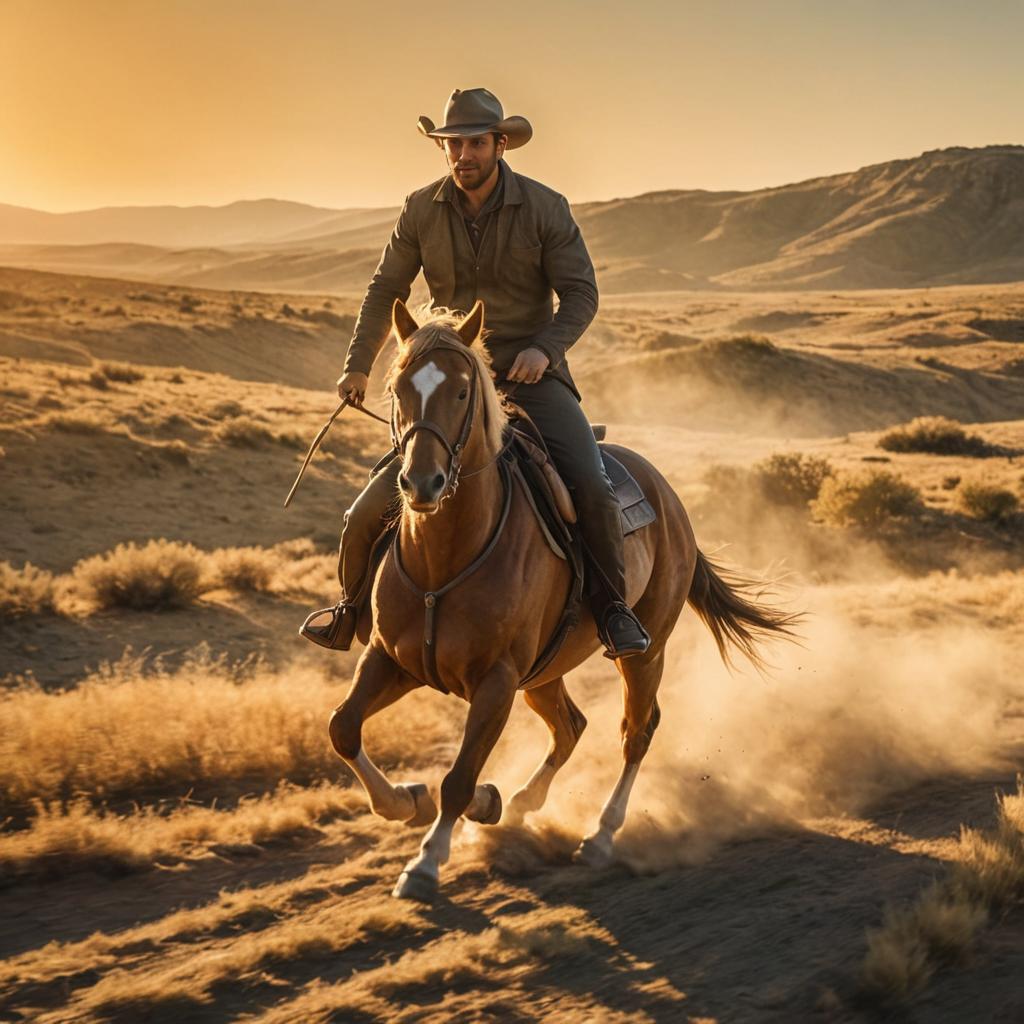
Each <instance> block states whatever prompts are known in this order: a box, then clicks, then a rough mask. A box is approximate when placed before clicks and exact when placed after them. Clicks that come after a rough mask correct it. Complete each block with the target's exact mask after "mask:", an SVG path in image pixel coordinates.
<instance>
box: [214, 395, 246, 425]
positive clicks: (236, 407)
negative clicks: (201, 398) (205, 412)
mask: <svg viewBox="0 0 1024 1024" xmlns="http://www.w3.org/2000/svg"><path fill="white" fill-rule="evenodd" d="M244 412H245V407H244V406H243V405H242V404H241V403H240V402H236V401H234V400H233V399H228V400H227V401H225V402H218V403H217V404H216V405H215V406H214V407H213V408H212V409H211V410H210V416H212V417H213V418H214V419H215V420H224V419H233V418H234V417H236V416H241V415H242V414H243V413H244Z"/></svg>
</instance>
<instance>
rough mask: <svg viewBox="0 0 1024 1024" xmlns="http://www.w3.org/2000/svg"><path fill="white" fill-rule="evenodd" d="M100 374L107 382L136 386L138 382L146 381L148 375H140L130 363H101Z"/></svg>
mask: <svg viewBox="0 0 1024 1024" xmlns="http://www.w3.org/2000/svg"><path fill="white" fill-rule="evenodd" d="M100 373H102V374H103V376H104V377H106V378H107V380H112V381H116V382H117V383H119V384H135V383H136V382H137V381H140V380H145V379H146V375H145V374H144V373H140V372H139V371H138V370H136V369H135V367H134V366H132V365H131V364H130V363H101V364H100Z"/></svg>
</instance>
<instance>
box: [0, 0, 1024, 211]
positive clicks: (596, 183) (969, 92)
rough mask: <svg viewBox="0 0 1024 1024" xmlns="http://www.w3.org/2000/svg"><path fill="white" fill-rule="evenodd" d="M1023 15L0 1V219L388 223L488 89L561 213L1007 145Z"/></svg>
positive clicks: (736, 0)
mask: <svg viewBox="0 0 1024 1024" xmlns="http://www.w3.org/2000/svg"><path fill="white" fill-rule="evenodd" d="M1022 38H1024V3H1018V2H1016V0H974V2H969V0H962V2H953V0H885V2H880V0H849V2H846V3H839V2H836V3H832V2H831V0H759V2H748V0H732V2H730V0H718V2H715V0H700V2H687V0H673V2H665V0H632V2H631V3H629V4H627V3H625V2H615V3H612V2H605V0H589V2H585V0H516V2H514V3H512V2H508V0H506V2H500V0H499V2H491V3H480V2H476V3H473V2H470V3H465V2H463V3H450V2H447V0H417V2H415V3H413V2H407V0H374V2H366V0H0V202H6V203H14V204H17V205H22V206H33V207H36V208H39V209H45V210H71V209H87V208H92V207H97V206H110V205H133V204H147V205H148V204H163V203H168V204H176V205H190V204H197V203H209V204H214V205H219V204H222V203H228V202H231V201H233V200H236V199H257V198H264V197H270V196H272V197H276V198H281V199H294V200H299V201H302V202H308V203H314V204H319V205H324V206H331V207H351V206H390V205H395V204H397V203H399V202H401V199H402V197H403V196H404V195H405V194H406V193H408V192H410V191H411V190H412V189H414V188H418V187H420V186H421V185H424V184H426V183H428V182H429V181H431V180H433V179H434V178H437V177H439V176H441V175H442V174H444V173H445V171H446V168H445V165H444V158H443V156H442V154H441V152H440V150H438V149H436V148H435V147H434V145H433V144H432V143H430V142H428V141H426V140H425V139H423V138H422V137H421V136H419V134H418V133H417V132H416V129H415V122H416V118H417V116H418V115H419V114H427V115H429V116H430V117H432V118H433V119H434V120H435V121H437V122H440V120H441V114H442V111H443V108H444V103H445V100H446V99H447V97H448V94H449V93H450V92H451V90H452V89H453V88H456V87H458V88H473V87H476V86H486V87H487V88H489V89H491V90H492V91H493V92H494V93H496V94H497V95H498V97H499V98H500V99H501V101H502V103H503V104H504V107H505V113H506V114H522V115H524V116H525V117H527V118H529V119H530V121H531V122H532V123H533V126H534V132H535V134H534V139H533V141H531V142H530V143H529V144H528V145H527V146H526V147H525V148H523V149H522V150H516V151H515V152H512V153H510V154H509V163H510V164H511V165H512V166H513V167H515V169H516V170H519V171H521V172H523V173H524V174H528V175H530V176H531V177H534V178H539V179H540V180H542V181H544V182H546V183H547V184H549V185H551V186H552V187H553V188H556V189H557V190H558V191H560V192H563V193H565V194H566V195H568V196H569V198H570V199H571V200H573V201H582V200H587V199H605V198H611V197H614V196H623V195H635V194H637V193H639V192H645V191H651V190H654V189H668V188H707V189H749V188H757V187H761V186H765V185H777V184H784V183H786V182H790V181H799V180H801V179H804V178H809V177H814V176H817V175H822V174H832V173H836V172H840V171H845V170H853V169H855V168H857V167H861V166H864V165H865V164H870V163H877V162H880V161H883V160H889V159H894V158H897V157H907V156H914V155H916V154H918V153H920V152H922V151H923V150H926V149H935V148H939V147H943V146H950V145H967V146H977V145H985V144H989V143H1020V142H1024V138H1022V135H1024V132H1022V130H1021V126H1022V123H1024V121H1022V115H1021V111H1022V109H1024V70H1022V69H1024V61H1022V60H1021V57H1020V42H1021V39H1022Z"/></svg>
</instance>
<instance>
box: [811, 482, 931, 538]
mask: <svg viewBox="0 0 1024 1024" xmlns="http://www.w3.org/2000/svg"><path fill="white" fill-rule="evenodd" d="M921 505H922V502H921V495H920V493H919V492H918V490H917V488H916V487H914V486H913V485H912V484H909V483H907V482H906V481H905V480H903V479H902V478H901V477H898V476H896V475H895V474H894V473H890V472H888V471H887V470H884V469H878V470H872V471H871V472H868V473H864V474H850V473H844V474H842V475H840V476H829V477H826V478H825V480H824V482H823V483H822V485H821V491H820V493H819V494H818V497H817V498H815V499H814V501H813V502H812V503H811V512H812V513H813V515H814V516H815V518H816V519H818V520H820V521H822V522H824V523H826V524H828V525H829V526H857V527H861V528H863V529H868V530H873V529H877V528H878V527H881V526H884V525H885V523H886V522H887V521H888V520H889V519H892V518H898V517H900V516H909V515H913V514H915V513H916V512H918V511H919V510H920V508H921Z"/></svg>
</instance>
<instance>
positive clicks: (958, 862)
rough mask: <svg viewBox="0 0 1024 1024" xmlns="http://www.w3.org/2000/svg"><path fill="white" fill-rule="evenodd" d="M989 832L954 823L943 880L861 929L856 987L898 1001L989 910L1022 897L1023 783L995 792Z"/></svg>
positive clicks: (968, 938)
mask: <svg viewBox="0 0 1024 1024" xmlns="http://www.w3.org/2000/svg"><path fill="white" fill-rule="evenodd" d="M998 808H999V813H998V819H997V821H996V826H995V828H994V829H987V830H978V829H970V828H964V827H961V829H960V841H959V844H958V848H957V853H956V855H955V857H954V859H953V861H952V862H951V864H950V866H949V867H948V869H947V871H946V874H945V876H944V877H943V878H941V879H939V880H938V881H936V882H934V883H932V884H931V885H930V886H929V887H928V888H927V889H926V890H925V891H924V892H923V893H922V894H921V896H920V897H919V898H918V899H917V900H916V901H914V902H913V903H911V904H910V905H909V906H905V907H902V908H891V907H890V908H889V909H887V911H886V913H885V915H884V919H883V921H882V924H881V926H880V927H879V928H874V929H869V930H868V934H867V945H868V949H867V955H866V956H865V958H864V962H863V964H862V965H861V983H862V986H863V988H864V990H865V991H866V992H867V993H869V994H871V995H873V996H875V997H876V998H879V999H881V1000H883V1001H887V1002H903V1001H905V1000H907V998H908V997H910V996H913V995H915V994H916V993H917V992H919V991H920V990H921V989H923V988H924V987H925V985H926V984H927V983H928V980H929V978H930V977H931V976H932V974H933V973H934V972H935V970H936V968H937V967H939V966H941V965H942V964H944V963H951V962H954V961H956V960H958V959H959V958H961V957H962V956H963V955H964V953H965V952H967V950H969V949H970V947H971V945H972V944H973V942H974V940H975V938H976V936H977V934H978V932H979V931H980V930H981V929H982V928H983V927H984V926H985V924H986V922H987V921H988V919H989V914H990V912H991V911H998V910H1000V909H1001V908H1003V907H1005V906H1007V905H1012V904H1013V903H1014V902H1015V901H1017V900H1019V899H1020V897H1021V896H1022V895H1024V780H1022V778H1021V777H1020V776H1018V778H1017V792H1016V793H1010V794H1000V795H999V797H998Z"/></svg>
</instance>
